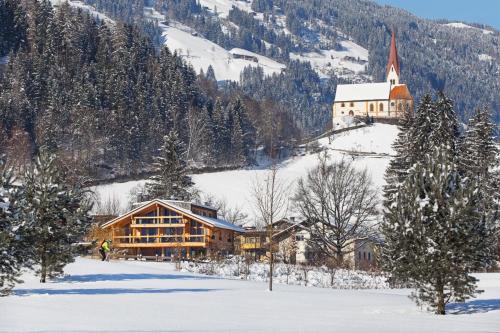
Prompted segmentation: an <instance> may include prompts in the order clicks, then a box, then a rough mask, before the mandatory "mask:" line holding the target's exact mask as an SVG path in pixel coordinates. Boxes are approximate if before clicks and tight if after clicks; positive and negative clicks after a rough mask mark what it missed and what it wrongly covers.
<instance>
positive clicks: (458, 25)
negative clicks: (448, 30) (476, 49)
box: [445, 22, 493, 35]
mask: <svg viewBox="0 0 500 333" xmlns="http://www.w3.org/2000/svg"><path fill="white" fill-rule="evenodd" d="M445 25H446V26H448V27H453V28H459V29H476V30H480V31H482V32H483V34H486V35H489V34H492V33H493V31H491V30H486V29H480V28H476V27H473V26H471V25H468V24H465V23H462V22H451V23H446V24H445Z"/></svg>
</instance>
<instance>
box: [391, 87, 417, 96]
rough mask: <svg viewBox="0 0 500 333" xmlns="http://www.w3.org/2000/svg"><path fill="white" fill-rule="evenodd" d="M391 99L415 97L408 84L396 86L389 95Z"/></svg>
mask: <svg viewBox="0 0 500 333" xmlns="http://www.w3.org/2000/svg"><path fill="white" fill-rule="evenodd" d="M389 98H390V99H413V97H412V96H411V94H410V91H409V90H408V87H407V86H406V84H399V85H397V86H394V87H393V88H392V90H391V94H390V95H389Z"/></svg>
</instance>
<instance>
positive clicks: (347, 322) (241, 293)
mask: <svg viewBox="0 0 500 333" xmlns="http://www.w3.org/2000/svg"><path fill="white" fill-rule="evenodd" d="M66 272H67V273H68V274H70V275H69V276H67V277H66V278H65V279H62V280H60V281H58V282H49V283H46V284H40V283H39V282H38V280H37V278H36V277H34V276H32V275H27V276H25V277H24V278H25V281H26V282H25V283H24V284H21V285H19V286H18V287H17V288H16V290H15V295H14V296H9V297H2V298H0V323H1V324H0V332H9V333H13V332H72V333H75V332H166V331H175V332H334V331H335V332H363V333H364V332H384V333H390V332H419V333H420V332H455V333H456V332H467V333H472V332H498V329H499V327H500V274H478V277H479V278H480V283H479V286H480V287H481V288H483V289H485V293H484V294H482V295H481V296H480V298H479V299H476V300H472V301H469V302H467V303H465V304H455V305H451V306H449V307H448V308H449V310H450V312H455V313H458V314H455V315H448V316H436V315H433V314H431V313H428V312H425V311H423V310H420V309H419V308H418V307H417V306H416V305H415V304H414V303H413V302H412V301H410V300H409V299H408V297H407V295H408V290H397V289H396V290H330V289H322V288H314V287H301V286H288V285H278V284H276V285H275V288H274V291H273V292H268V291H267V290H266V287H267V283H266V282H250V281H237V280H225V279H218V278H213V277H206V276H200V275H193V274H188V273H179V272H176V271H174V270H173V267H172V265H171V264H167V263H154V262H132V261H128V262H124V261H116V262H101V261H96V260H91V259H77V261H76V263H74V264H71V265H69V266H67V269H66Z"/></svg>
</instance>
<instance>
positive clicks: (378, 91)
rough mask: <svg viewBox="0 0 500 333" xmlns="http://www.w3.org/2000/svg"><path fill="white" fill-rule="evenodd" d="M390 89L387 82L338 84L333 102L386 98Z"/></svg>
mask: <svg viewBox="0 0 500 333" xmlns="http://www.w3.org/2000/svg"><path fill="white" fill-rule="evenodd" d="M390 91H391V84H390V83H389V82H379V83H361V84H339V85H337V91H336V93H335V102H350V101H370V100H387V99H389V93H390Z"/></svg>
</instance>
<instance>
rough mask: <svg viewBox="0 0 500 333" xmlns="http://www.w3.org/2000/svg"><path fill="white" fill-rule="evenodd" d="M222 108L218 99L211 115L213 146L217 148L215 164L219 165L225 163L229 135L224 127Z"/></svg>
mask: <svg viewBox="0 0 500 333" xmlns="http://www.w3.org/2000/svg"><path fill="white" fill-rule="evenodd" d="M225 118H226V117H225V114H224V108H223V107H222V103H221V101H220V99H217V100H216V101H215V105H214V111H213V114H212V120H213V131H214V132H213V133H214V144H215V147H217V149H216V151H215V152H214V153H215V156H216V160H217V163H219V164H221V163H224V162H226V161H227V151H228V147H229V139H230V138H229V137H230V136H229V133H228V130H227V126H226V120H225Z"/></svg>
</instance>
